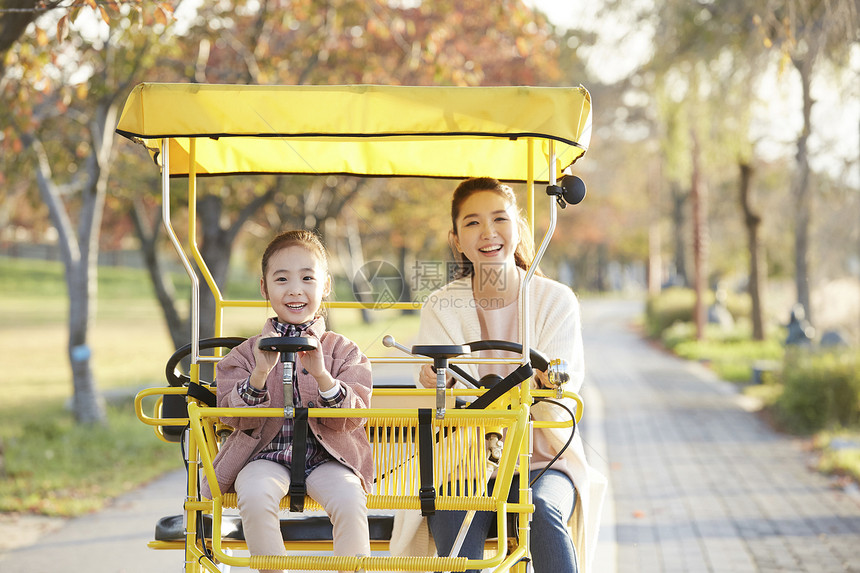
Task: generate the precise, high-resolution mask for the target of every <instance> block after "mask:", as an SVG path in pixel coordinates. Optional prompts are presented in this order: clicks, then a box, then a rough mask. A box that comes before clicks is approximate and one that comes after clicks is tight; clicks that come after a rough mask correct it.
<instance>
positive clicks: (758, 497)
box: [583, 300, 860, 573]
mask: <svg viewBox="0 0 860 573" xmlns="http://www.w3.org/2000/svg"><path fill="white" fill-rule="evenodd" d="M583 306H584V311H583V320H584V340H585V345H586V356H587V371H588V379H587V384H590V385H591V386H592V388H596V389H598V390H599V392H600V395H601V397H602V403H603V412H602V415H603V428H604V431H605V439H606V451H605V452H602V453H601V456H603V457H605V458H606V459H607V460H609V467H610V475H609V477H610V478H611V482H612V488H613V494H614V495H613V497H614V500H613V502H614V510H615V512H614V513H615V529H614V537H615V542H616V548H615V550H616V552H617V569H618V571H620V572H622V573H626V572H637V573H650V572H683V573H697V572H708V573H718V572H727V573H728V572H731V573H746V572H762V573H765V572H766V573H771V572H777V571H779V572H809V573H828V572H834V573H835V572H845V571H860V500H858V498H857V496H856V494H855V495H850V494H846V493H845V492H843V491H842V490H840V489H836V488H834V487H833V486H832V482H831V480H829V479H828V478H827V477H824V476H822V475H820V474H818V473H815V472H813V471H810V469H809V464H810V463H811V455H810V454H809V453H808V452H806V451H804V448H803V445H802V443H801V441H800V440H796V439H792V438H789V437H786V436H783V435H780V434H777V433H776V432H774V431H773V430H771V429H770V428H769V427H768V426H767V425H766V424H764V423H763V422H762V421H761V420H760V419H759V418H758V417H757V416H756V415H754V414H752V413H750V412H748V411H747V409H746V408H745V406H746V404H745V403H744V400H743V399H742V398H741V396H740V395H739V394H738V393H737V392H736V391H735V388H734V387H733V386H731V385H729V384H727V383H725V382H721V381H719V380H717V379H716V378H715V377H714V376H713V375H712V374H711V373H710V372H709V371H707V370H705V369H704V368H703V367H701V366H699V365H697V364H691V363H688V362H685V361H681V360H678V359H676V358H674V357H672V356H669V355H667V354H665V353H663V352H660V351H657V350H655V349H654V348H653V347H651V346H650V345H649V344H648V343H646V342H644V341H642V340H641V339H640V338H639V337H638V336H636V335H635V334H634V333H633V332H632V331H630V330H629V329H628V328H627V327H626V326H627V324H628V323H629V319H630V318H631V317H632V316H634V315H635V314H637V313H638V312H640V311H641V305H638V304H635V303H618V302H611V301H591V300H589V301H584V303H583ZM588 415H589V410H588V401H586V410H585V416H586V417H587V416H588ZM585 438H586V440H588V436H587V435H586V436H585ZM596 571H598V572H600V571H601V569H599V568H596Z"/></svg>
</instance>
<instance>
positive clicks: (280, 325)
mask: <svg viewBox="0 0 860 573" xmlns="http://www.w3.org/2000/svg"><path fill="white" fill-rule="evenodd" d="M269 320H271V321H272V326H274V328H275V331H276V332H277V333H278V334H279V335H280V336H292V337H295V336H308V335H310V336H313V337H315V338H319V337H320V335H321V334H322V333H323V332H325V319H323V317H321V316H315V317H314V318H313V319H312V320H309V321H307V322H304V323H302V324H290V323H288V322H281V321H280V320H278V317H276V316H273V317H272V318H270V319H269Z"/></svg>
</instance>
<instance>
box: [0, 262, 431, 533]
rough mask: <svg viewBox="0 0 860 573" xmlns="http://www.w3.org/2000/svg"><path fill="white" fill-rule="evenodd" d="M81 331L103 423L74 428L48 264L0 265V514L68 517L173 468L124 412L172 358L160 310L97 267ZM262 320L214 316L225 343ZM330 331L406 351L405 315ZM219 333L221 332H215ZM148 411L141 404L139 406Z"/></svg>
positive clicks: (167, 448) (341, 323) (130, 278)
mask: <svg viewBox="0 0 860 573" xmlns="http://www.w3.org/2000/svg"><path fill="white" fill-rule="evenodd" d="M98 292H99V294H98V301H97V305H96V312H95V318H94V320H93V323H92V325H91V329H90V333H89V343H90V346H91V348H92V352H93V354H92V356H93V363H92V366H93V371H94V375H95V378H96V384H97V386H98V388H99V390H101V391H102V392H103V393H104V394H105V395H106V396H107V397H108V401H109V404H110V406H109V408H108V420H109V421H108V424H107V425H106V426H104V427H99V426H96V427H84V426H79V425H77V424H76V423H75V422H74V419H73V416H72V414H71V412H70V411H69V409H68V403H69V400H70V398H71V395H72V377H71V371H70V367H69V360H68V354H67V349H66V346H67V343H68V327H67V316H68V300H67V298H66V289H65V283H64V281H63V271H62V266H61V265H60V263H56V262H45V261H28V260H19V259H9V258H4V257H0V348H2V349H3V356H4V357H5V358H6V360H4V363H5V370H4V375H3V376H0V393H2V396H3V399H2V400H0V418H2V420H3V422H2V424H0V440H2V444H3V448H4V463H5V474H0V512H32V513H41V514H45V515H59V516H74V515H80V514H82V513H86V512H89V511H93V510H97V509H99V508H100V507H102V505H103V504H104V503H105V502H106V501H108V500H109V499H111V498H112V497H114V496H117V495H119V494H121V493H123V492H125V491H128V490H131V489H134V488H136V487H138V486H140V485H142V484H144V483H146V482H148V481H150V480H152V479H154V478H155V477H158V476H159V475H161V474H163V473H164V472H166V471H169V470H172V469H179V468H181V467H182V466H183V463H182V457H181V454H180V451H179V445H178V444H168V443H165V442H163V441H161V440H159V439H157V438H156V436H155V433H154V432H153V429H152V428H151V427H149V426H146V425H144V424H143V423H142V422H140V421H139V420H138V419H137V416H136V415H135V413H134V409H133V405H132V399H133V396H134V394H135V393H136V392H137V391H138V390H139V389H141V388H144V387H151V386H165V385H166V382H165V380H164V366H165V363H166V362H167V359H168V358H169V357H170V355H171V354H172V353H173V345H172V343H171V341H170V337H169V336H168V333H167V329H166V326H165V325H164V320H163V319H162V315H161V311H160V309H159V308H158V306H157V304H156V302H155V299H154V297H153V295H152V288H151V285H150V282H149V278H148V276H147V275H146V273H145V272H144V271H142V270H136V269H117V268H102V269H100V272H99V291H98ZM268 314H269V313H268V312H267V311H266V309H264V308H257V309H253V310H251V311H249V312H246V313H244V314H242V313H238V315H237V316H235V317H230V319H229V320H225V332H224V334H225V335H231V336H248V335H251V334H255V333H257V332H259V329H260V327H261V326H262V323H263V321H264V320H265V318H266V316H268ZM331 321H332V323H333V324H334V325H335V328H336V330H337V331H338V332H341V333H343V334H344V335H346V336H349V337H350V338H352V339H353V340H355V341H356V342H357V343H358V344H359V346H360V347H361V348H362V349H363V350H364V352H365V353H366V354H368V355H369V356H382V355H389V354H391V353H392V351H391V350H389V349H387V348H385V347H384V346H382V338H383V336H385V335H386V334H392V335H394V336H395V337H396V338H397V339H398V340H399V341H401V342H403V343H404V344H409V343H410V341H411V337H412V336H413V334H414V332H415V331H416V330H417V324H418V317H417V314H415V315H410V316H404V315H403V314H402V313H401V312H399V311H393V310H386V311H380V312H377V313H374V321H373V322H372V323H371V324H369V325H367V324H364V323H363V322H362V321H361V317H360V313H359V312H358V311H357V310H349V309H336V310H332V311H331ZM228 328H229V330H227V329H228ZM150 406H151V405H150Z"/></svg>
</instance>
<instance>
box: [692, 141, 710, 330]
mask: <svg viewBox="0 0 860 573" xmlns="http://www.w3.org/2000/svg"><path fill="white" fill-rule="evenodd" d="M692 142H693V148H692V153H693V171H692V181H691V185H690V203H691V207H692V210H693V288H694V290H695V292H696V305H695V310H694V316H693V319H694V321H695V323H696V339H698V340H704V339H705V290H706V285H705V281H706V277H707V269H706V262H707V259H708V255H707V249H708V229H707V220H708V217H707V188H706V187H705V185H704V183H703V181H702V170H701V165H700V162H699V153H700V150H699V139H698V134H697V133H696V132H695V130H693V132H692Z"/></svg>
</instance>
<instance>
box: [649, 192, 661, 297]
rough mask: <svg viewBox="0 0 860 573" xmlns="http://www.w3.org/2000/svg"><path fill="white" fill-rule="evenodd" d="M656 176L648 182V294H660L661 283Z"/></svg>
mask: <svg viewBox="0 0 860 573" xmlns="http://www.w3.org/2000/svg"><path fill="white" fill-rule="evenodd" d="M657 180H658V178H656V177H653V176H652V177H651V178H650V182H649V195H650V199H651V201H650V211H651V217H650V220H649V221H648V276H647V277H646V279H647V281H648V295H649V296H656V295H658V294H660V289H661V288H662V283H663V253H662V251H663V245H662V242H661V238H660V185H659V184H658V183H657V182H656V181H657Z"/></svg>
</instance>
